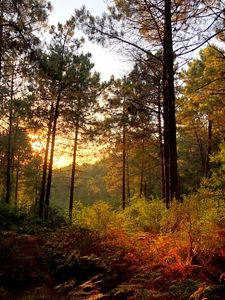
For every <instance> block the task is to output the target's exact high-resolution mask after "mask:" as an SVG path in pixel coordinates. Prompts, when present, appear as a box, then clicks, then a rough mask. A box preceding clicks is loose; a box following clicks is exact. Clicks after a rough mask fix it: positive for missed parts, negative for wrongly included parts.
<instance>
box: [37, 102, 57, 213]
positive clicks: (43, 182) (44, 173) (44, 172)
mask: <svg viewBox="0 0 225 300" xmlns="http://www.w3.org/2000/svg"><path fill="white" fill-rule="evenodd" d="M53 113H54V105H53V102H52V104H51V108H50V119H49V123H48V132H47V141H46V147H45V154H44V162H43V167H42V178H41V189H40V199H39V218H40V219H42V218H43V213H44V202H45V189H46V179H47V169H48V155H49V147H50V141H51V131H52V121H53Z"/></svg>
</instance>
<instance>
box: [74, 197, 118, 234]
mask: <svg viewBox="0 0 225 300" xmlns="http://www.w3.org/2000/svg"><path fill="white" fill-rule="evenodd" d="M113 218H114V212H113V210H112V207H111V206H110V205H109V204H107V203H105V202H103V201H96V202H95V203H94V204H92V205H91V206H89V207H85V206H84V205H82V204H81V203H80V202H77V203H76V204H75V207H74V210H73V223H74V224H75V225H77V226H80V227H83V228H87V229H93V230H98V231H99V232H104V231H105V229H106V228H107V227H108V226H109V225H110V224H112V222H113Z"/></svg>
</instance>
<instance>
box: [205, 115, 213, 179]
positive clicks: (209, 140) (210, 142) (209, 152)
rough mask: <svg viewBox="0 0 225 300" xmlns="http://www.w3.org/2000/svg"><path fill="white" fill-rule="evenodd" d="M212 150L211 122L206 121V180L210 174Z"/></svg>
mask: <svg viewBox="0 0 225 300" xmlns="http://www.w3.org/2000/svg"><path fill="white" fill-rule="evenodd" d="M211 149H212V121H211V120H210V119H208V145H207V153H206V164H205V177H206V178H208V177H209V174H210V166H209V160H210V154H211Z"/></svg>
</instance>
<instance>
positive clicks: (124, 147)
mask: <svg viewBox="0 0 225 300" xmlns="http://www.w3.org/2000/svg"><path fill="white" fill-rule="evenodd" d="M122 147H123V157H122V164H123V167H122V169H123V170H122V208H123V210H125V207H126V125H125V124H123V141H122Z"/></svg>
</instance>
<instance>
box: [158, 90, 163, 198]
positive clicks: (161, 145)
mask: <svg viewBox="0 0 225 300" xmlns="http://www.w3.org/2000/svg"><path fill="white" fill-rule="evenodd" d="M160 95H161V91H159V96H158V135H159V156H160V167H161V198H162V199H165V174H164V149H163V132H162V119H161V97H160Z"/></svg>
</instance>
